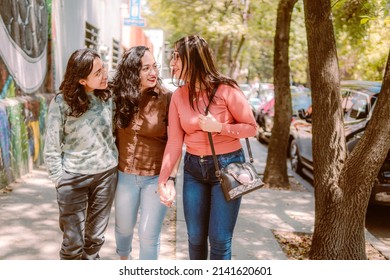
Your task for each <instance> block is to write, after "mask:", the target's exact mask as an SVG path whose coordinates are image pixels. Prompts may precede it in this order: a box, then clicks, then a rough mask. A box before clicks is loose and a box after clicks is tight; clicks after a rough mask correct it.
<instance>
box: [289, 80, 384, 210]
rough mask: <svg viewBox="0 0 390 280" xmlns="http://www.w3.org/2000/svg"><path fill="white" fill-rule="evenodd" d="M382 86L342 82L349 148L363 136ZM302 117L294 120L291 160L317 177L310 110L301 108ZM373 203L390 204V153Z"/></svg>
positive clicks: (377, 185)
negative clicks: (314, 169)
mask: <svg viewBox="0 0 390 280" xmlns="http://www.w3.org/2000/svg"><path fill="white" fill-rule="evenodd" d="M380 89H381V83H380V82H366V81H344V82H342V83H341V96H342V100H343V102H342V106H343V109H344V130H345V137H346V143H347V149H348V151H349V152H351V151H352V150H353V148H354V147H355V146H356V144H357V142H358V141H359V139H360V138H361V137H362V135H363V133H364V130H365V128H366V126H367V123H368V121H369V120H370V118H371V116H372V112H373V109H374V107H375V104H376V100H377V98H378V94H379V92H380ZM299 115H300V118H299V119H296V120H294V121H293V122H292V123H291V129H290V145H289V147H290V162H291V168H292V169H293V170H294V171H296V172H297V173H300V174H304V175H306V176H308V177H310V178H312V177H313V153H312V139H313V137H312V136H313V135H312V125H311V116H310V114H305V113H304V112H303V110H300V114H299ZM370 201H371V203H376V204H384V205H388V206H390V153H388V155H387V157H386V160H385V162H384V164H383V165H382V167H381V170H380V171H379V174H378V177H377V180H375V184H374V187H373V189H372V193H371V198H370Z"/></svg>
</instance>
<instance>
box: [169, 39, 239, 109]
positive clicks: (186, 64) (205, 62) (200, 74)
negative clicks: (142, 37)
mask: <svg viewBox="0 0 390 280" xmlns="http://www.w3.org/2000/svg"><path fill="white" fill-rule="evenodd" d="M174 48H175V50H176V51H177V52H178V54H179V57H180V59H181V61H182V71H181V73H180V75H179V81H185V83H187V84H188V89H189V102H190V104H191V107H192V109H194V110H195V105H194V100H195V99H198V98H199V94H200V93H199V91H197V90H196V87H197V86H201V87H202V89H205V90H206V92H207V96H208V99H209V101H210V96H211V93H212V91H213V88H214V87H216V86H218V85H219V84H227V85H230V86H232V87H236V88H239V86H238V84H237V82H236V81H235V80H233V79H232V78H230V77H228V76H225V75H223V74H222V73H221V72H220V71H219V70H218V68H217V66H216V63H215V61H214V58H213V55H212V51H211V49H210V47H209V45H208V43H207V42H206V40H205V39H203V38H202V37H200V36H198V35H190V36H186V37H183V38H181V39H179V40H177V41H176V42H175V43H174ZM183 73H184V74H183ZM211 102H213V101H212V100H211ZM197 104H198V103H197ZM197 109H198V111H199V108H197Z"/></svg>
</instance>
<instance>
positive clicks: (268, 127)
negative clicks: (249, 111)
mask: <svg viewBox="0 0 390 280" xmlns="http://www.w3.org/2000/svg"><path fill="white" fill-rule="evenodd" d="M291 105H292V119H295V118H297V117H298V109H301V108H308V107H309V106H310V105H311V95H310V91H302V92H296V93H291ZM274 106H275V98H272V99H271V100H270V101H268V102H267V103H266V104H265V105H264V106H261V107H260V108H259V112H258V113H257V115H256V122H257V127H258V129H257V135H256V138H257V139H258V140H259V141H260V142H262V143H268V142H269V138H270V137H271V131H272V128H273V126H274V114H275V110H274Z"/></svg>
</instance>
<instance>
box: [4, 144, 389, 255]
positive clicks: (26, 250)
mask: <svg viewBox="0 0 390 280" xmlns="http://www.w3.org/2000/svg"><path fill="white" fill-rule="evenodd" d="M251 145H252V152H253V156H254V158H255V166H256V168H257V170H258V171H259V172H261V173H263V171H264V168H265V161H266V155H267V149H266V147H264V146H263V145H261V144H259V143H257V141H256V140H255V139H251ZM244 150H245V149H244ZM291 176H293V175H292V174H291ZM294 176H296V175H294ZM296 179H297V180H299V181H300V182H301V183H302V184H303V185H304V187H305V188H306V189H307V190H308V191H307V192H295V191H283V190H272V189H261V190H259V191H256V192H253V193H251V194H248V195H246V196H245V197H243V199H242V204H241V209H240V214H239V218H238V221H237V225H236V229H235V232H234V238H233V259H234V260H256V259H258V260H285V259H287V257H286V255H285V254H284V253H283V251H282V248H281V247H280V246H279V244H278V242H277V241H276V239H275V237H274V235H273V233H272V231H273V230H279V231H294V232H312V231H313V226H314V194H313V190H312V187H311V186H310V185H308V184H307V183H306V182H305V181H303V180H302V179H300V178H299V177H298V176H296ZM177 180H178V181H177V186H178V187H177V204H176V207H172V208H171V209H170V210H169V211H168V214H167V216H166V218H165V220H164V226H163V231H162V236H161V251H160V259H162V260H175V259H177V260H187V259H188V249H187V232H186V226H185V221H184V215H183V207H182V202H181V201H182V192H181V191H182V188H181V186H182V172H180V173H179V174H178V178H177ZM12 189H13V190H12V192H9V193H0V225H1V226H0V260H57V259H58V250H59V247H60V243H61V240H62V238H61V232H60V230H59V227H58V207H57V202H56V192H55V189H54V185H53V184H52V183H51V182H50V181H49V180H48V178H47V173H46V170H44V169H39V170H34V171H33V172H31V173H29V174H28V175H26V176H25V177H23V178H22V179H20V180H19V181H18V182H16V183H14V184H13V185H12ZM114 213H115V208H114V207H113V209H112V212H111V218H110V223H109V226H108V228H107V231H106V242H105V244H104V246H103V248H102V250H101V254H100V255H101V257H102V259H105V260H116V259H118V257H117V255H116V253H115V237H114V222H115V221H114ZM135 238H136V239H135V240H134V241H133V247H134V250H133V253H132V256H133V258H134V259H137V258H138V250H139V249H138V237H137V234H135ZM366 239H367V240H368V241H369V242H370V243H371V244H372V245H373V246H374V247H376V248H377V249H380V250H381V252H382V253H384V254H385V255H386V256H387V257H390V248H389V247H387V246H385V245H384V244H383V243H382V242H380V241H379V240H377V239H375V237H373V236H372V235H371V234H369V233H368V232H367V231H366Z"/></svg>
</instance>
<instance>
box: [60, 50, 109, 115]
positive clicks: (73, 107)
mask: <svg viewBox="0 0 390 280" xmlns="http://www.w3.org/2000/svg"><path fill="white" fill-rule="evenodd" d="M95 58H100V56H99V54H98V53H97V52H96V51H94V50H91V49H79V50H76V51H75V52H74V53H73V54H72V55H71V56H70V58H69V60H68V64H67V66H66V71H65V76H64V80H63V82H62V83H61V86H60V91H61V92H62V93H63V95H64V99H65V101H66V103H67V104H68V105H69V107H70V112H69V115H70V116H74V117H80V116H81V115H82V114H84V113H85V112H86V111H87V110H88V108H89V103H90V100H89V98H88V95H87V93H86V92H85V88H84V86H83V85H81V84H80V83H79V81H80V79H86V78H87V77H88V75H89V74H90V73H91V71H92V68H93V61H94V60H95ZM94 94H95V96H96V97H98V98H100V99H101V100H103V101H107V99H108V98H109V97H110V91H109V90H108V89H105V90H101V89H95V90H94Z"/></svg>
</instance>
